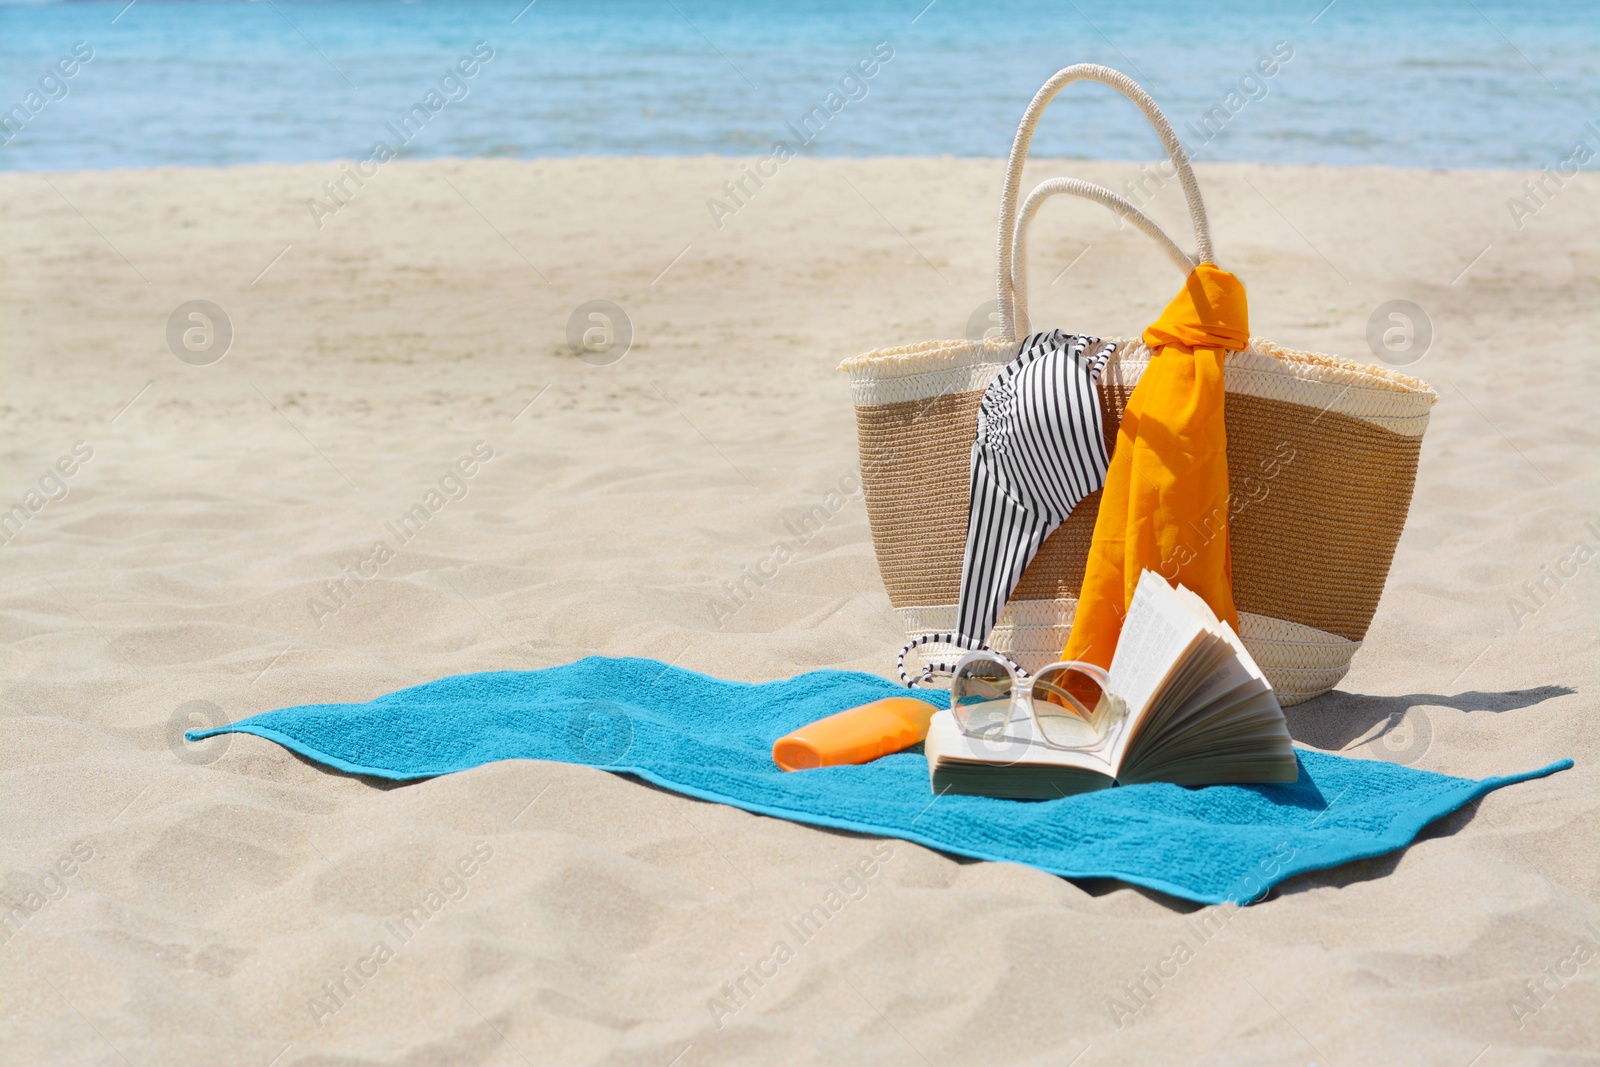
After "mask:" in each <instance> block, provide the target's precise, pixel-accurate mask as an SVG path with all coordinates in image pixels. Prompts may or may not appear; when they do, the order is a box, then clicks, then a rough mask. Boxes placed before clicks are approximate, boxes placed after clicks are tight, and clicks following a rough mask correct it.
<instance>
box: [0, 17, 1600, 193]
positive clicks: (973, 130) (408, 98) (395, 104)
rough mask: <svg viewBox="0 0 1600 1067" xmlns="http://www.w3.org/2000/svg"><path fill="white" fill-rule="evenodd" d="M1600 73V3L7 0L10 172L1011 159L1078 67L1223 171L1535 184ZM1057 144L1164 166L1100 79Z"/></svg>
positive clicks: (1080, 93) (1064, 120)
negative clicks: (389, 157)
mask: <svg viewBox="0 0 1600 1067" xmlns="http://www.w3.org/2000/svg"><path fill="white" fill-rule="evenodd" d="M75 50H76V52H75ZM85 56H87V58H84V57H85ZM1597 57H1600V8H1597V7H1596V5H1595V4H1594V3H1581V2H1572V0H1516V2H1510V3H1508V2H1501V0H1409V2H1406V3H1379V2H1375V0H1334V2H1333V3H1331V4H1330V3H1327V0H1311V2H1298V0H1297V2H1252V0H1207V2H1204V3H1201V2H1190V3H1179V2H1172V0H1144V2H1138V3H1102V2H1096V0H1049V2H1047V0H1022V2H1016V3H996V2H981V0H934V2H933V3H931V4H930V3H927V0H906V2H898V0H897V2H892V3H891V2H882V0H878V2H867V0H851V2H842V0H827V2H817V3H798V2H782V3H768V2H758V0H739V2H734V0H536V2H534V3H531V4H529V3H527V2H526V0H480V2H455V3H448V2H444V0H436V2H420V3H398V2H381V0H368V2H354V0H339V2H325V3H303V2H292V0H267V2H260V3H224V2H214V3H201V2H190V3H164V2H157V0H135V2H133V3H131V4H129V3H128V2H127V0H111V2H107V3H97V2H90V3H22V4H0V112H3V114H0V140H3V141H4V147H3V148H0V169H6V170H40V169H69V168H83V167H88V168H107V167H152V166H164V165H171V164H183V165H205V166H217V165H228V164H239V163H257V162H265V161H274V162H295V161H303V160H325V159H333V158H353V159H356V158H367V157H369V156H371V155H372V154H373V152H374V150H375V147H376V146H377V145H379V144H382V145H384V146H386V147H387V148H388V149H390V150H392V151H394V152H396V153H397V154H399V155H401V156H408V157H430V156H464V157H514V158H534V157H540V156H572V155H700V154H707V153H714V154H722V155H734V156H759V155H764V154H766V153H768V152H769V151H771V150H772V147H773V145H774V144H775V143H777V142H780V141H781V142H784V143H785V144H786V145H789V146H791V147H793V148H794V149H796V150H798V151H802V152H804V153H808V154H815V155H824V156H881V155H896V156H900V155H953V156H1003V155H1005V154H1006V152H1007V151H1008V149H1009V148H1010V144H1011V139H1012V136H1013V133H1014V132H1015V129H1016V124H1017V120H1018V118H1019V117H1020V116H1021V113H1022V110H1023V107H1024V106H1025V105H1026V103H1027V101H1028V100H1029V98H1030V97H1031V96H1032V95H1033V93H1034V91H1035V90H1036V89H1037V88H1038V87H1039V85H1040V84H1041V83H1042V82H1043V81H1044V80H1045V79H1046V78H1047V77H1049V76H1050V74H1051V73H1053V72H1054V71H1055V70H1057V69H1058V68H1060V67H1062V66H1065V65H1067V64H1070V63H1077V62H1098V63H1104V64H1106V65H1108V66H1112V67H1116V68H1118V69H1120V70H1123V71H1126V72H1127V73H1129V74H1131V75H1132V76H1133V77H1134V78H1136V79H1137V80H1138V81H1139V82H1141V83H1142V84H1143V85H1144V86H1145V87H1146V88H1147V89H1148V90H1149V91H1150V93H1151V94H1152V95H1153V96H1154V97H1155V99H1156V100H1157V102H1158V103H1159V104H1160V105H1161V106H1162V108H1163V109H1164V110H1165V111H1166V112H1167V114H1168V115H1169V116H1170V117H1171V118H1172V121H1173V123H1174V125H1175V126H1176V127H1177V128H1178V131H1179V134H1180V136H1181V137H1182V138H1183V140H1184V142H1185V143H1186V145H1188V146H1189V148H1190V149H1191V151H1192V152H1193V154H1194V155H1195V157H1196V158H1198V159H1201V160H1249V161H1255V162H1263V163H1274V162H1286V163H1330V164H1383V165H1392V166H1412V167H1415V166H1428V167H1530V168H1537V167H1539V166H1541V165H1543V164H1546V163H1549V164H1552V165H1554V164H1556V163H1558V162H1559V161H1560V160H1562V159H1564V158H1566V157H1567V156H1568V155H1569V154H1570V152H1571V149H1572V146H1573V145H1574V144H1575V143H1576V142H1579V141H1585V142H1587V143H1588V144H1589V145H1590V146H1591V147H1592V148H1596V149H1600V58H1597ZM467 69H471V70H472V71H473V73H472V74H471V75H470V76H468V75H466V74H465V73H464V71H465V70H467ZM66 70H71V71H72V73H71V74H70V75H67V74H64V73H63V72H64V71H66ZM868 70H870V71H871V74H870V75H868V74H867V73H865V72H866V71H868ZM1269 72H1270V73H1269ZM430 93H432V94H434V95H433V96H431V97H430V95H429V94H430ZM419 107H420V108H421V109H422V110H421V111H418V110H417V109H418V108H419ZM19 108H20V110H19ZM407 116H410V118H409V121H407V120H406V117H407ZM1589 123H1593V124H1594V125H1593V126H1586V124H1589ZM1035 151H1036V152H1038V153H1041V154H1043V155H1049V156H1061V157H1069V158H1097V159H1151V158H1155V157H1156V156H1157V155H1158V153H1159V146H1158V145H1157V143H1156V140H1155V137H1154V135H1153V134H1152V133H1151V132H1150V131H1149V129H1148V128H1147V127H1145V126H1144V124H1143V123H1142V121H1141V120H1140V118H1139V116H1138V114H1137V112H1136V111H1134V109H1133V108H1132V107H1131V106H1130V105H1128V104H1127V103H1125V102H1123V101H1121V100H1119V99H1118V98H1117V97H1116V96H1115V94H1114V93H1112V92H1111V91H1110V90H1109V89H1105V88H1103V87H1099V86H1093V87H1081V86H1078V87H1074V88H1073V89H1072V90H1070V91H1069V93H1068V95H1067V96H1066V97H1064V98H1062V99H1061V100H1060V101H1059V103H1058V104H1057V106H1056V107H1055V108H1053V109H1052V111H1051V113H1050V114H1049V115H1048V116H1047V117H1046V119H1045V121H1044V123H1043V124H1042V125H1041V127H1040V130H1039V134H1038V137H1037V139H1036V141H1035Z"/></svg>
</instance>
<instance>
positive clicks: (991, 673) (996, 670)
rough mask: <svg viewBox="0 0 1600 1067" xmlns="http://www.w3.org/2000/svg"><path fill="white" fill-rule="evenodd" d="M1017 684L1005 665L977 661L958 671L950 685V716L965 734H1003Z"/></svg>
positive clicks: (963, 666) (1008, 720)
mask: <svg viewBox="0 0 1600 1067" xmlns="http://www.w3.org/2000/svg"><path fill="white" fill-rule="evenodd" d="M1013 684H1014V682H1013V681H1012V678H1011V672H1010V671H1008V670H1006V667H1005V664H1003V663H998V662H996V661H994V660H988V659H976V660H971V661H969V662H968V663H966V664H964V665H962V666H961V667H959V668H957V670H956V674H955V677H954V678H953V679H952V680H951V682H950V714H951V715H953V716H954V717H955V720H956V725H957V726H959V727H961V731H962V733H966V734H971V735H973V736H974V737H988V736H994V735H997V734H1000V733H1003V732H1004V731H1005V728H1006V724H1007V723H1009V722H1010V721H1011V689H1012V686H1013Z"/></svg>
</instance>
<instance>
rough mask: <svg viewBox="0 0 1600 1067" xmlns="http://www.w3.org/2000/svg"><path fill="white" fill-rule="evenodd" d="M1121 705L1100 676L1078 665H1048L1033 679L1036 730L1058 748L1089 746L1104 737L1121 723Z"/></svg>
mask: <svg viewBox="0 0 1600 1067" xmlns="http://www.w3.org/2000/svg"><path fill="white" fill-rule="evenodd" d="M1122 706H1123V705H1122V701H1120V700H1119V699H1117V698H1116V697H1115V696H1114V695H1112V694H1111V693H1109V692H1108V691H1107V690H1106V688H1105V686H1104V684H1103V679H1101V678H1099V677H1097V676H1096V675H1095V674H1092V673H1090V672H1088V671H1085V670H1080V669H1079V668H1077V667H1071V666H1057V667H1048V668H1046V669H1045V670H1044V671H1042V672H1040V674H1039V676H1038V677H1036V678H1035V679H1034V680H1033V713H1034V717H1035V718H1036V720H1037V721H1038V723H1039V732H1040V733H1042V734H1043V735H1044V739H1045V740H1046V741H1048V742H1049V743H1050V744H1052V745H1057V746H1059V747H1061V748H1090V747H1092V746H1094V745H1097V744H1099V743H1100V742H1101V741H1103V740H1105V738H1106V736H1107V735H1108V734H1109V733H1110V732H1111V731H1112V730H1113V729H1115V728H1116V726H1117V725H1118V724H1119V723H1120V720H1121V718H1122V713H1121V708H1122Z"/></svg>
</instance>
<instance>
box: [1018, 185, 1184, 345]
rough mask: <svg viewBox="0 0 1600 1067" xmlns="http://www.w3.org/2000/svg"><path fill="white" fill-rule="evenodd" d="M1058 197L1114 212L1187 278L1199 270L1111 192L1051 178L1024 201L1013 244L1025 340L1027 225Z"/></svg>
mask: <svg viewBox="0 0 1600 1067" xmlns="http://www.w3.org/2000/svg"><path fill="white" fill-rule="evenodd" d="M1058 193H1066V194H1068V195H1070V196H1081V197H1083V198H1084V199H1085V200H1093V201H1094V202H1095V203H1097V204H1102V205H1104V206H1105V207H1108V208H1110V209H1111V210H1112V211H1115V212H1116V213H1117V214H1118V215H1120V216H1122V217H1123V218H1125V219H1127V220H1128V221H1129V222H1131V223H1133V224H1134V225H1135V226H1137V227H1138V228H1139V229H1141V230H1143V231H1144V232H1145V233H1146V234H1148V235H1149V236H1150V237H1151V238H1152V239H1153V240H1154V241H1155V242H1156V243H1157V244H1159V245H1160V246H1161V249H1162V251H1164V252H1166V254H1167V258H1168V259H1170V260H1172V262H1173V263H1174V264H1176V265H1177V267H1178V269H1179V270H1180V271H1182V272H1183V275H1184V277H1188V276H1189V272H1190V271H1192V270H1194V268H1195V267H1196V266H1197V264H1196V263H1195V261H1194V260H1193V259H1191V258H1189V254H1188V253H1186V252H1185V251H1184V250H1183V249H1181V248H1179V247H1178V244H1177V242H1176V241H1174V240H1173V239H1172V238H1171V237H1168V236H1167V232H1166V231H1165V230H1163V229H1162V228H1161V227H1160V226H1158V225H1156V222H1155V220H1154V219H1152V218H1151V217H1150V216H1149V215H1146V214H1145V213H1144V212H1142V211H1140V210H1139V209H1138V208H1136V207H1134V206H1133V205H1132V204H1130V203H1128V201H1126V200H1124V199H1123V198H1122V197H1120V196H1118V195H1117V194H1116V193H1113V192H1112V191H1111V190H1110V189H1107V188H1106V187H1105V186H1103V185H1096V184H1095V183H1094V182H1086V181H1083V180H1081V179H1078V178H1051V179H1049V180H1048V181H1044V182H1041V183H1039V185H1038V186H1036V187H1035V188H1034V190H1033V192H1031V193H1029V194H1028V199H1027V200H1025V201H1023V203H1022V214H1021V215H1020V216H1018V218H1017V232H1016V237H1015V238H1014V239H1013V241H1012V261H1011V286H1012V291H1013V292H1014V293H1015V294H1016V302H1017V303H1016V315H1017V321H1016V330H1017V332H1018V333H1019V334H1020V335H1022V336H1024V337H1026V336H1027V335H1028V334H1030V333H1032V332H1033V331H1032V330H1031V329H1030V328H1029V324H1028V224H1029V223H1031V222H1032V221H1033V217H1034V216H1035V215H1037V214H1038V213H1039V208H1040V207H1041V206H1043V204H1044V202H1045V201H1046V200H1048V199H1050V198H1051V197H1052V196H1055V195H1056V194H1058Z"/></svg>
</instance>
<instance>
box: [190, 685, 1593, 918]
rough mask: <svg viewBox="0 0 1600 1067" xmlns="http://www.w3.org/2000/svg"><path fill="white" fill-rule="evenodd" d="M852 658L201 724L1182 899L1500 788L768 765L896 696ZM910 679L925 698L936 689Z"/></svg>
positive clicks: (1366, 763) (902, 762)
mask: <svg viewBox="0 0 1600 1067" xmlns="http://www.w3.org/2000/svg"><path fill="white" fill-rule="evenodd" d="M906 692H907V691H906V690H905V689H904V688H902V687H901V686H898V685H896V684H894V683H893V682H889V681H886V680H884V679H882V678H877V677H874V676H872V675H868V674H859V673H850V672H844V671H831V670H828V671H812V672H810V673H808V674H802V675H800V676H799V677H797V678H791V679H788V680H787V681H781V682H768V683H765V684H762V685H751V684H749V683H745V682H729V681H723V680H721V679H718V678H712V677H709V676H707V675H704V674H699V673H696V672H694V671H688V670H682V669H679V668H676V667H669V666H667V665H665V664H662V663H659V662H657V661H655V660H648V659H607V658H603V657H599V656H591V657H589V658H587V659H582V660H579V661H578V662H576V663H571V664H567V665H566V666H561V667H552V668H549V669H548V670H541V671H497V672H492V673H484V674H463V675H458V676H456V677H453V678H441V679H439V680H438V681H435V682H429V683H427V684H425V685H419V686H415V687H413V688H410V689H402V690H400V691H399V692H396V693H390V694H388V695H387V696H381V697H379V698H377V699H376V700H373V701H370V702H368V703H365V704H312V705H307V706H305V707H297V708H284V709H282V710H280V711H270V712H266V713H264V714H261V715H255V716H252V717H251V718H248V719H245V720H243V721H241V722H237V723H233V724H231V725H228V726H223V727H219V728H217V729H212V730H195V731H191V732H190V733H189V734H188V735H187V736H188V738H189V739H190V740H192V741H198V740H202V739H204V738H207V737H211V736H214V735H216V734H222V733H229V732H237V733H250V734H255V735H257V736H259V737H264V738H267V739H268V740H271V741H275V742H277V743H278V744H280V745H283V746H285V747H286V748H289V749H292V750H293V751H295V752H298V753H300V754H301V755H304V756H307V757H309V758H310V759H313V760H316V761H317V762H319V763H324V764H327V765H328V766H330V767H336V768H338V769H339V770H342V771H348V772H351V773H353V774H364V775H371V776H373V777H377V778H389V779H396V780H407V779H415V778H429V777H433V776H435V775H441V774H449V773H451V772H453V771H461V770H466V769H468V768H470V767H477V766H480V765H482V764H485V763H490V762H492V761H494V760H504V759H542V760H559V761H562V762H566V763H582V764H587V765H589V766H592V767H603V768H605V769H607V770H611V771H617V772H626V773H628V774H634V775H638V776H639V777H640V778H644V779H646V780H648V781H651V782H654V783H656V784H657V785H660V786H664V787H665V788H667V789H671V790H673V791H675V792H678V793H684V794H687V795H689V796H694V797H700V798H702V799H705V800H714V801H719V802H721V803H724V804H732V805H733V806H735V807H739V808H743V809H745V810H746V811H753V812H760V813H761V814H764V815H774V816H777V817H778V818H781V819H792V820H794V821H796V822H802V823H811V824H813V825H817V826H831V827H837V828H840V829H844V830H854V831H858V832H861V833H867V834H877V835H880V836H884V837H896V838H903V839H905V840H907V841H914V842H917V843H918V844H922V845H927V846H928V847H930V848H936V849H940V850H942V851H944V852H950V853H954V854H957V855H961V856H971V857H974V858H977V859H985V860H1001V861H1010V862H1013V863H1024V864H1028V865H1029V866H1032V867H1037V868H1039V869H1040V870H1044V871H1048V872H1050V873H1052V874H1058V875H1063V876H1065V877H1069V878H1116V879H1120V880H1122V881H1124V882H1131V883H1133V884H1135V885H1141V886H1147V887H1149V888H1151V889H1157V890H1160V891H1162V892H1164V893H1170V894H1172V895H1174V896H1178V897H1183V898H1185V899H1188V900H1193V901H1198V902H1200V903H1206V904H1215V903H1221V902H1224V901H1231V902H1235V903H1246V902H1249V901H1251V900H1255V899H1259V898H1260V897H1261V896H1262V895H1264V894H1265V892H1266V891H1267V889H1268V888H1270V887H1271V886H1272V885H1274V884H1276V883H1277V882H1280V881H1282V880H1283V879H1285V878H1288V877H1290V876H1291V875H1295V874H1299V873H1301V872H1303V871H1314V870H1320V869H1323V868H1327V867H1333V866H1335V865H1337V864H1341V863H1347V862H1349V861H1350V860H1355V859H1361V858H1364V857H1368V856H1377V855H1381V854H1383V853H1386V852H1392V851H1394V850H1396V849H1399V848H1404V847H1405V846H1406V845H1407V844H1409V843H1410V842H1411V840H1412V839H1413V838H1414V837H1415V836H1416V835H1417V832H1418V831H1419V830H1421V829H1422V828H1423V827H1424V826H1426V825H1427V824H1428V823H1429V822H1432V821H1433V820H1434V819H1437V818H1439V817H1440V816H1442V815H1445V814H1448V813H1449V812H1452V811H1455V810H1456V809H1457V808H1459V807H1461V806H1462V805H1464V804H1466V803H1468V802H1470V801H1472V800H1474V799H1475V798H1477V797H1480V796H1482V795H1484V794H1485V793H1488V792H1489V791H1491V790H1493V789H1498V788H1499V787H1501V786H1503V785H1509V784H1511V783H1513V782H1520V781H1523V780H1526V779H1529V778H1537V777H1541V776H1543V775H1547V774H1552V773H1554V772H1556V771H1559V770H1564V769H1566V768H1567V767H1570V766H1572V761H1571V760H1561V761H1559V762H1556V763H1552V764H1550V765H1549V766H1548V767H1544V768H1542V769H1540V770H1536V771H1530V772H1527V773H1524V774H1517V775H1510V776H1507V777H1503V778H1485V779H1483V780H1481V781H1473V780H1471V779H1466V778H1453V777H1449V776H1447V775H1442V774H1433V773H1430V772H1427V771H1419V770H1414V769H1412V768H1409V767H1402V766H1398V765H1395V764H1390V763H1382V762H1377V761H1372V760H1356V759H1346V758H1344V757H1341V756H1334V755H1329V754H1327V753H1322V752H1314V751H1310V750H1304V749H1302V750H1297V755H1298V757H1299V760H1300V780H1299V781H1297V782H1295V783H1294V784H1292V785H1262V786H1210V787H1207V788H1204V789H1186V788H1183V787H1181V786H1175V785H1164V784H1153V785H1136V786H1126V787H1121V788H1116V789H1105V790H1101V791H1099V792H1095V793H1085V794H1082V795H1079V796H1074V797H1066V798H1063V799H1061V800H1050V801H1015V800H994V799H990V798H988V797H966V796H942V797H935V796H934V795H933V793H932V790H931V788H930V787H929V784H928V764H927V760H926V759H925V758H924V757H923V756H922V755H921V753H920V751H918V750H910V751H907V752H901V753H897V754H895V755H892V756H887V757H884V758H883V759H880V760H877V761H875V762H873V763H870V764H866V765H863V766H853V767H827V768H821V769H818V770H810V771H799V772H794V773H784V772H782V771H779V770H778V769H777V767H775V766H774V765H773V763H772V758H771V750H772V743H773V742H774V741H775V740H777V739H778V738H779V737H782V736H783V735H784V734H786V733H788V732H789V731H791V730H793V729H796V728H797V727H800V726H803V725H804V724H806V723H808V722H812V721H814V720H816V719H820V718H822V717H823V716H825V715H831V714H833V713H834V712H837V711H843V710H844V709H846V708H850V707H854V706H856V705H858V704H865V703H867V702H868V701H871V700H878V699H881V698H883V697H886V696H895V695H902V696H903V695H905V694H906ZM913 695H915V696H918V697H926V698H927V699H929V700H930V702H939V703H943V702H944V701H945V697H944V694H941V693H938V692H937V691H922V690H918V691H916V692H915V693H914V694H913Z"/></svg>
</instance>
